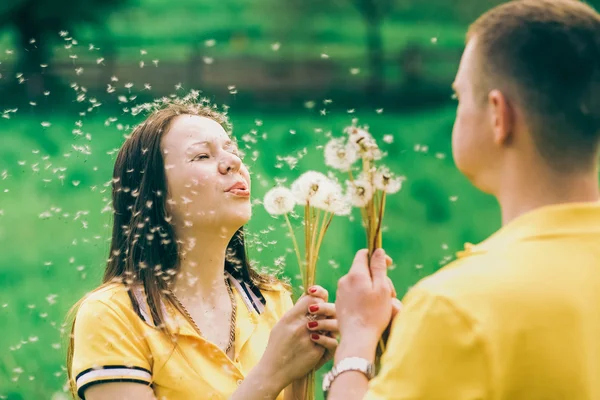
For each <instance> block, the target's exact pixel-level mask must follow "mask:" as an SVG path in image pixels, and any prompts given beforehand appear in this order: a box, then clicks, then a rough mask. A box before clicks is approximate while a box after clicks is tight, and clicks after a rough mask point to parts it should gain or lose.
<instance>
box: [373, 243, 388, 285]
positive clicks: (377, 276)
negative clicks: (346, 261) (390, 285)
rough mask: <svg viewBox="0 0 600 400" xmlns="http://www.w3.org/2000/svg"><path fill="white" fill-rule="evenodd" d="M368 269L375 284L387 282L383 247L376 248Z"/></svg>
mask: <svg viewBox="0 0 600 400" xmlns="http://www.w3.org/2000/svg"><path fill="white" fill-rule="evenodd" d="M370 269H371V276H372V277H373V283H374V285H375V286H377V285H383V284H387V261H386V256H385V251H384V250H383V249H377V250H375V252H374V253H373V256H372V257H371V263H370Z"/></svg>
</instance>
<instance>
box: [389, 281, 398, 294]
mask: <svg viewBox="0 0 600 400" xmlns="http://www.w3.org/2000/svg"><path fill="white" fill-rule="evenodd" d="M387 280H388V283H389V285H390V289H392V297H397V296H398V293H396V288H395V287H394V282H392V279H391V278H390V277H389V276H388V277H387Z"/></svg>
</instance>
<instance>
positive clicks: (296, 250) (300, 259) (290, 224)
mask: <svg viewBox="0 0 600 400" xmlns="http://www.w3.org/2000/svg"><path fill="white" fill-rule="evenodd" d="M284 217H285V222H286V223H287V226H288V228H289V230H290V235H292V242H293V243H294V251H295V253H296V258H298V267H300V272H301V273H302V270H303V268H302V257H301V256H300V248H299V247H298V241H297V240H296V235H295V234H294V229H293V228H292V223H291V222H290V217H289V216H288V214H287V213H285V214H284Z"/></svg>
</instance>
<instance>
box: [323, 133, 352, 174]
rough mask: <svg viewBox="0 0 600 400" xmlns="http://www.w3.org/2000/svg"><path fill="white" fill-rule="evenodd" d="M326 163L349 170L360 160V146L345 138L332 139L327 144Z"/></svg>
mask: <svg viewBox="0 0 600 400" xmlns="http://www.w3.org/2000/svg"><path fill="white" fill-rule="evenodd" d="M324 153H325V164H326V165H327V166H329V167H331V168H335V169H337V170H339V171H342V172H347V171H349V170H350V168H351V167H352V164H354V163H355V162H356V161H357V160H358V157H359V155H358V148H357V147H356V146H355V145H354V144H353V143H352V142H349V141H346V139H345V138H334V139H331V140H330V141H329V142H328V143H327V144H326V145H325V150H324Z"/></svg>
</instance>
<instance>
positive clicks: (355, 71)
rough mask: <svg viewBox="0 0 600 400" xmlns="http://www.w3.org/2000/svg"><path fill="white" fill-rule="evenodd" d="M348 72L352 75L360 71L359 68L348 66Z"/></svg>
mask: <svg viewBox="0 0 600 400" xmlns="http://www.w3.org/2000/svg"><path fill="white" fill-rule="evenodd" d="M350 73H351V74H352V75H358V74H359V73H360V68H350Z"/></svg>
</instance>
